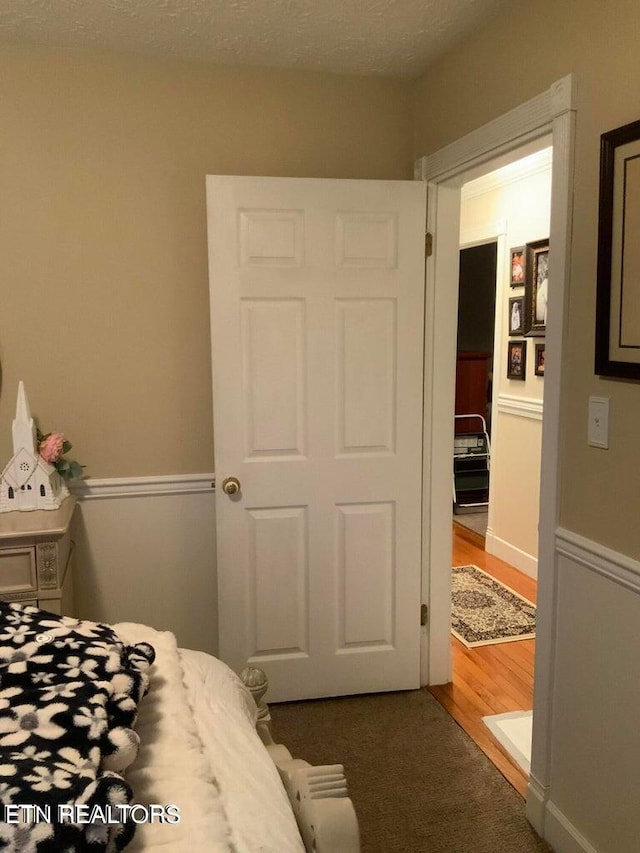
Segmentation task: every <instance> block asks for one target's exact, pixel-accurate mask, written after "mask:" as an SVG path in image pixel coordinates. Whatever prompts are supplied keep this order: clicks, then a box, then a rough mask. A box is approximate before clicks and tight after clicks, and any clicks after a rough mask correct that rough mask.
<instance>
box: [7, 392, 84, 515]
mask: <svg viewBox="0 0 640 853" xmlns="http://www.w3.org/2000/svg"><path fill="white" fill-rule="evenodd" d="M12 433H13V457H12V458H11V459H10V460H9V462H8V464H7V465H6V467H5V469H4V471H3V472H2V479H1V480H0V512H11V511H12V510H34V509H58V507H59V506H60V505H61V503H62V502H63V501H64V499H65V498H66V497H68V495H69V490H68V488H67V486H66V484H65V479H71V478H73V477H76V476H79V475H80V474H81V473H82V467H81V466H80V465H78V463H77V462H70V461H68V460H66V459H62V455H63V454H64V453H66V452H67V451H68V450H70V449H71V445H70V444H69V442H68V441H66V440H65V438H64V436H63V435H61V434H60V433H50V434H49V435H47V436H40V434H39V432H38V430H37V427H36V424H35V422H34V420H33V418H32V417H31V412H30V410H29V401H28V400H27V394H26V392H25V390H24V384H23V383H22V382H20V384H19V385H18V400H17V403H16V417H15V420H14V421H13V425H12Z"/></svg>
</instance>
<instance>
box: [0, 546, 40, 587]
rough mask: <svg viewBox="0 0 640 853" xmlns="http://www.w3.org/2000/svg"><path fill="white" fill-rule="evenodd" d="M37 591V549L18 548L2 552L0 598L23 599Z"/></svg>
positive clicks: (0, 557) (0, 552) (0, 554)
mask: <svg viewBox="0 0 640 853" xmlns="http://www.w3.org/2000/svg"><path fill="white" fill-rule="evenodd" d="M37 589H38V579H37V574H36V549H35V548H33V547H20V546H17V547H15V548H3V549H2V550H0V597H2V598H5V599H15V598H23V597H25V594H26V593H34V592H36V591H37Z"/></svg>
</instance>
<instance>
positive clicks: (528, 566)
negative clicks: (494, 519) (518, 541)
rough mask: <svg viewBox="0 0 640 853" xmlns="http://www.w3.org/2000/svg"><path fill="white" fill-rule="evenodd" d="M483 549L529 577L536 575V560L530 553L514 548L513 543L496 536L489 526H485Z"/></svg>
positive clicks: (535, 576)
mask: <svg viewBox="0 0 640 853" xmlns="http://www.w3.org/2000/svg"><path fill="white" fill-rule="evenodd" d="M485 551H486V552H487V554H493V556H494V557H499V558H500V559H501V560H504V561H505V562H506V563H510V564H511V565H512V566H514V567H515V568H516V569H520V571H521V572H524V573H525V575H529V577H532V578H537V577H538V560H537V559H536V558H535V557H533V556H532V555H531V554H527V552H526V551H522V550H521V549H520V548H516V546H515V545H512V544H511V542H507V541H506V539H501V538H500V537H499V536H496V534H495V533H494V532H493V530H491V528H490V527H487V533H486V537H485Z"/></svg>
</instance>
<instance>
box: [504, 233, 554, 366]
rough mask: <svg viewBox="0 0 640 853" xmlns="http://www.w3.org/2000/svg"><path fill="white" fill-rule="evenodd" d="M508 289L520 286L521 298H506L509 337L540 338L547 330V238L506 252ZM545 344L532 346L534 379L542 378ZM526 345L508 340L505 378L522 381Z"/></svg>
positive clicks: (522, 342)
mask: <svg viewBox="0 0 640 853" xmlns="http://www.w3.org/2000/svg"><path fill="white" fill-rule="evenodd" d="M509 260H510V278H509V284H510V286H511V287H519V286H520V287H523V288H524V293H523V294H522V295H521V296H512V297H510V298H509V318H508V326H509V337H514V336H518V335H522V336H525V337H540V336H543V335H545V334H546V330H547V291H548V286H549V238H548V237H547V238H545V239H544V240H535V241H533V242H531V243H526V244H525V245H524V246H514V248H512V249H511V250H510V253H509ZM544 353H545V345H544V344H542V343H540V344H536V348H535V366H534V368H535V369H534V373H535V375H536V376H544ZM526 360H527V342H526V341H509V343H508V351H507V378H508V379H519V380H524V379H525V378H526Z"/></svg>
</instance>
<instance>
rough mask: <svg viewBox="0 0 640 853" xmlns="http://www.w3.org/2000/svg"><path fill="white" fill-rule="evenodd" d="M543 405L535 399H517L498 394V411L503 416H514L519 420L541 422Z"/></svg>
mask: <svg viewBox="0 0 640 853" xmlns="http://www.w3.org/2000/svg"><path fill="white" fill-rule="evenodd" d="M543 409H544V404H543V402H542V400H538V399H537V398H536V397H517V396H516V395H515V394H505V393H502V394H498V411H499V412H501V413H502V414H505V415H516V416H517V417H519V418H530V419H531V420H534V421H541V420H542V412H543Z"/></svg>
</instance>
